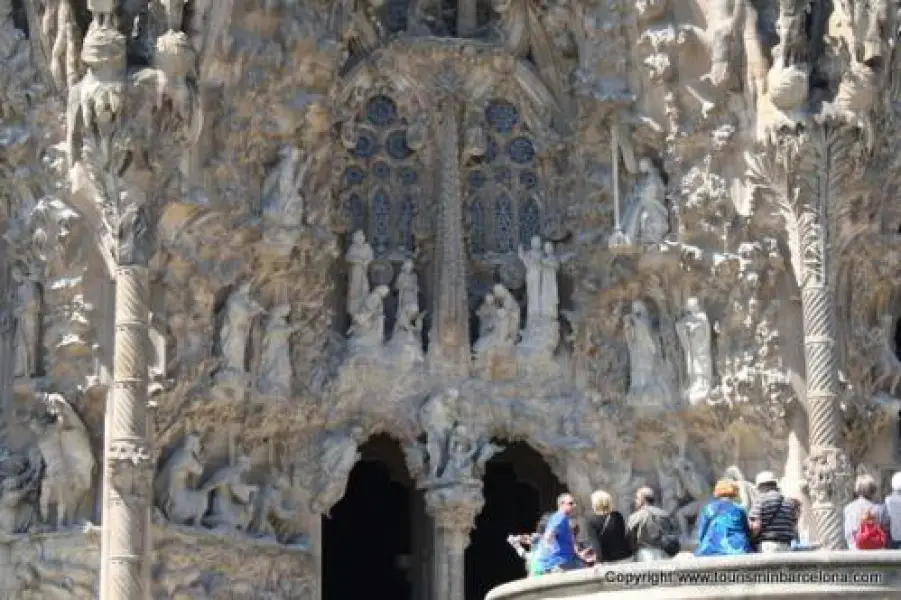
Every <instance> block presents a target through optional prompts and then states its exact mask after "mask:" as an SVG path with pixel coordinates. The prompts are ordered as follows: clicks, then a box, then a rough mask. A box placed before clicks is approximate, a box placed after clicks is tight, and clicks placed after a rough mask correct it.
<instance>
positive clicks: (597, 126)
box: [0, 0, 901, 598]
mask: <svg viewBox="0 0 901 600" xmlns="http://www.w3.org/2000/svg"><path fill="white" fill-rule="evenodd" d="M119 4H122V6H118V5H119ZM483 4H484V6H483ZM145 5H146V6H145ZM849 6H850V5H849ZM483 9H484V10H483ZM831 10H832V12H831V13H829V14H826V13H824V12H823V9H821V8H816V9H815V10H813V11H812V12H808V11H805V10H802V8H800V5H797V6H796V3H792V2H781V3H776V2H769V1H765V2H757V3H752V2H746V1H742V0H707V1H705V2H701V3H698V4H697V5H692V6H691V7H688V6H683V5H681V4H679V3H672V2H666V1H659V2H650V3H640V4H638V5H634V6H633V5H631V4H628V3H624V2H613V3H610V2H608V3H595V2H589V1H584V2H575V3H562V2H550V3H533V2H519V3H507V4H504V3H494V4H492V6H491V7H489V6H488V3H477V2H474V1H470V0H461V1H460V2H459V3H458V5H457V6H456V8H455V9H454V11H453V16H451V15H450V14H444V13H441V12H440V11H438V9H437V8H436V7H435V6H432V5H431V4H429V3H424V2H409V3H404V2H399V1H394V0H391V1H389V2H386V3H383V4H380V5H378V6H376V5H375V4H374V3H373V4H367V3H343V2H342V3H337V4H335V3H321V2H320V3H317V2H315V1H314V0H310V1H307V2H294V1H291V2H288V1H287V0H269V1H267V2H265V3H249V2H239V1H233V0H227V1H226V0H217V1H216V2H210V1H198V2H192V3H188V4H187V8H186V7H185V3H183V2H157V1H155V0H153V1H151V2H147V3H142V2H137V3H115V2H112V0H89V1H88V2H83V1H80V0H40V1H38V0H28V1H24V2H13V1H11V0H5V1H4V0H0V80H2V81H4V82H7V83H8V85H5V86H3V87H4V89H3V90H2V91H0V146H2V148H0V230H2V233H3V235H2V238H0V254H2V256H0V261H2V262H0V265H2V270H0V292H2V294H0V399H2V408H3V413H2V419H3V425H4V427H3V428H2V429H0V442H2V447H3V449H4V454H3V456H2V461H3V462H2V465H0V476H2V477H3V478H4V479H3V481H8V483H7V484H4V485H5V486H8V487H4V490H5V491H4V492H3V496H0V498H3V500H2V502H3V503H4V507H5V508H4V509H3V510H6V511H7V513H6V515H3V518H4V519H7V522H8V526H7V525H4V529H5V530H9V531H10V532H11V533H13V534H15V535H25V536H26V537H24V538H21V540H23V541H22V543H25V541H24V540H30V539H31V538H29V537H27V536H28V535H32V536H39V535H44V534H38V533H34V534H28V533H27V532H30V531H39V530H40V529H41V528H42V527H44V528H49V529H59V530H60V531H61V533H60V534H59V535H62V536H64V537H65V536H74V537H73V538H72V539H80V538H78V536H76V535H75V533H74V530H73V531H72V532H70V528H71V527H73V526H74V527H76V528H77V526H79V524H80V523H82V522H84V521H85V520H91V521H93V522H100V521H101V515H102V513H103V512H105V511H110V510H121V511H122V513H121V514H122V515H124V516H123V518H122V519H117V522H119V521H121V522H122V523H126V525H122V528H123V529H121V530H117V529H115V528H110V529H111V531H112V533H111V534H110V537H106V538H104V539H105V541H104V542H103V543H102V544H101V542H99V541H97V542H96V543H95V545H97V544H100V545H101V546H103V548H104V549H105V550H104V556H103V561H102V562H103V564H104V565H110V564H113V563H115V565H116V567H115V568H114V569H113V571H111V572H110V573H107V572H103V573H101V576H102V577H101V579H103V580H105V581H106V580H110V581H112V580H117V579H116V578H119V579H118V581H120V582H125V581H127V582H139V581H143V580H146V579H152V580H153V581H155V582H157V583H160V582H162V581H164V580H165V577H164V575H162V573H163V571H165V570H166V569H169V570H173V569H174V571H173V572H177V573H184V578H183V579H184V581H182V579H179V578H180V577H182V575H172V577H173V579H172V581H181V583H179V584H178V585H186V586H188V587H190V586H192V585H193V586H195V587H197V590H199V589H200V588H203V590H204V592H203V593H207V594H209V595H210V597H217V598H218V597H223V596H221V595H216V594H219V593H221V592H217V591H216V590H217V589H222V588H221V587H220V588H217V587H216V586H217V585H219V586H221V585H224V584H222V583H221V581H228V582H230V583H228V585H229V586H236V587H234V589H239V588H240V585H244V586H245V588H240V589H245V590H246V594H249V595H245V596H242V597H252V595H253V594H255V593H257V592H259V597H263V593H264V592H263V590H265V593H266V594H273V596H266V597H285V598H304V597H307V596H306V595H310V594H312V595H313V596H315V595H316V594H318V590H317V589H316V585H315V581H316V577H317V573H318V569H319V563H318V561H319V555H320V540H319V537H318V536H319V533H318V531H319V527H320V515H321V514H323V513H325V512H327V511H328V510H329V508H330V507H331V506H332V505H334V504H335V503H336V502H337V501H338V500H339V499H340V498H341V497H342V495H343V494H344V488H345V486H346V483H347V478H348V476H349V473H350V470H351V469H352V467H353V465H354V463H355V462H356V460H357V459H358V453H357V450H358V448H359V446H360V445H361V444H362V443H363V442H364V441H365V440H366V439H367V438H369V437H371V436H373V435H375V434H378V433H383V432H387V433H389V434H390V435H391V436H392V437H393V438H394V439H396V440H397V441H399V442H400V443H401V445H402V446H403V447H404V449H405V453H406V455H407V466H408V470H409V471H410V474H411V476H412V477H413V478H414V479H416V480H417V483H418V484H419V485H420V487H422V488H423V489H429V490H443V489H445V487H446V485H445V484H448V485H449V484H454V485H460V486H462V487H460V490H461V491H460V495H459V496H455V497H453V498H450V497H447V496H446V495H442V494H443V492H442V493H435V494H432V495H431V496H430V498H432V499H433V500H434V501H435V502H436V503H437V504H436V506H435V507H433V509H434V510H436V511H439V513H440V514H441V515H443V516H447V519H448V520H447V521H446V522H445V523H444V525H443V526H446V527H444V528H445V529H448V530H453V531H454V532H455V535H456V534H457V533H460V534H462V535H464V537H465V533H466V532H467V531H468V527H470V526H471V522H470V523H468V524H467V523H465V522H464V521H465V520H466V519H465V518H464V517H466V516H467V515H474V514H477V513H478V511H479V509H480V507H481V505H480V501H481V496H480V493H477V492H475V491H473V490H475V489H476V488H478V486H477V485H476V484H475V483H473V482H475V481H478V480H480V478H481V476H482V474H483V471H484V467H485V464H486V463H487V461H489V460H490V459H491V457H492V456H493V455H494V454H495V453H496V452H497V451H498V450H499V449H500V445H502V444H504V443H505V442H511V441H525V442H526V443H528V444H529V445H530V446H532V447H533V448H535V449H536V450H537V451H538V452H539V453H540V454H541V455H542V456H543V457H544V458H545V460H546V461H547V462H548V464H549V465H550V466H551V468H552V469H553V471H554V473H555V474H556V475H557V476H558V478H559V479H560V480H561V481H562V482H564V483H565V484H566V485H567V486H568V487H569V488H570V489H572V490H573V491H574V492H575V493H576V494H577V495H579V496H581V497H583V498H584V497H587V495H588V494H589V493H590V492H591V490H593V489H595V488H598V487H604V488H607V489H610V490H611V491H612V492H614V493H615V495H616V496H618V498H619V500H620V503H621V504H627V503H628V502H629V499H630V497H631V495H632V494H633V493H634V490H635V488H636V487H638V486H639V485H642V484H650V485H653V486H656V487H658V488H659V489H661V491H662V496H663V497H664V499H665V504H666V506H667V507H669V509H670V510H672V511H673V512H676V513H678V514H679V515H680V516H681V517H682V521H683V524H684V526H685V531H684V533H685V534H686V535H690V533H691V532H690V528H691V524H692V522H693V518H694V513H693V511H694V510H695V509H696V508H697V504H698V501H699V500H700V499H702V498H703V497H706V495H707V494H708V493H709V488H710V486H711V484H712V483H713V481H714V480H715V479H716V478H717V477H719V476H721V475H722V474H723V473H724V472H725V471H726V469H727V468H728V467H730V466H735V467H738V469H737V471H739V472H740V473H744V475H741V477H742V478H745V477H746V478H751V477H752V476H753V473H754V472H755V471H757V470H760V469H763V468H768V469H774V470H776V471H780V472H783V473H784V476H785V480H784V484H785V486H786V488H787V489H791V490H795V488H798V487H800V486H799V483H800V482H801V481H802V480H804V479H805V478H806V479H808V480H809V481H810V482H812V483H811V485H813V484H817V482H820V483H819V484H817V485H820V488H817V489H813V488H811V493H812V494H814V495H819V496H818V498H819V499H820V500H821V503H820V504H821V505H822V506H828V507H830V508H828V510H826V511H825V512H823V514H821V515H819V516H818V517H817V519H818V520H817V523H818V527H819V528H820V529H821V533H822V534H823V536H825V537H824V538H823V539H826V538H828V539H830V540H832V541H831V542H829V543H833V542H835V543H838V542H836V539H837V538H835V535H834V533H835V526H836V523H837V521H836V515H837V512H836V510H835V507H836V506H837V505H839V504H840V503H841V501H842V500H843V499H844V497H846V495H847V492H848V483H849V481H850V477H851V475H852V473H853V472H854V470H855V469H857V468H861V469H866V468H871V469H879V470H882V471H885V470H887V469H890V468H891V467H892V465H894V464H895V463H896V458H897V457H896V456H894V455H891V456H889V455H888V454H887V453H886V450H885V448H886V447H887V445H888V444H890V443H895V441H896V438H897V432H896V431H894V429H895V428H896V425H895V421H893V420H892V419H894V418H896V413H897V408H898V393H899V389H901V362H899V360H898V357H897V348H896V347H895V333H894V331H895V328H896V327H897V325H898V318H899V315H901V296H899V294H898V286H897V285H896V284H895V283H894V282H896V281H898V280H899V277H898V276H899V272H898V270H899V268H901V266H899V265H901V260H899V249H901V235H899V226H901V208H899V206H898V202H897V201H896V199H895V189H896V186H897V182H896V177H897V175H896V174H897V173H899V172H901V169H899V167H901V165H898V164H897V160H898V159H897V156H899V154H898V152H897V143H898V141H897V139H898V131H899V129H898V127H899V122H898V119H897V115H896V114H895V109H894V106H895V104H894V103H895V102H896V101H897V100H898V98H897V95H898V92H899V88H898V84H897V81H895V79H896V76H895V74H896V73H898V72H899V71H898V64H897V62H898V60H899V57H898V55H897V53H896V52H894V44H895V43H896V41H897V40H896V37H897V36H896V24H895V15H894V14H893V11H891V10H890V9H889V7H888V4H887V3H881V2H870V3H869V4H866V5H861V6H855V7H835V8H834V9H831ZM777 24H778V27H777ZM777 32H779V33H777ZM533 240H536V242H535V244H536V245H535V246H533ZM117 290H118V297H117ZM827 458H828V460H827ZM833 459H834V460H833ZM824 465H825V466H824ZM103 473H106V474H107V475H108V476H107V477H106V484H105V487H104V484H103V482H102V480H103V476H102V474H103ZM824 481H828V482H829V485H828V486H824V485H822V482H824ZM44 486H49V487H53V486H57V487H56V488H55V489H54V491H55V493H56V497H54V500H53V502H51V503H50V504H51V505H52V506H49V507H48V509H47V510H46V511H44V512H43V513H42V511H41V507H40V502H39V496H40V491H41V488H42V487H44ZM6 490H8V491H6ZM122 499H125V500H127V501H124V500H123V501H122V502H120V500H122ZM451 500H453V502H451ZM448 503H449V504H450V505H452V508H453V509H454V510H450V511H444V509H446V508H447V505H448ZM57 504H61V505H62V507H63V508H65V509H66V512H65V514H64V515H63V518H62V519H60V518H58V517H57V512H58V510H57V506H56V505H57ZM458 509H459V510H458ZM441 511H444V512H441ZM107 514H109V513H107ZM116 514H119V513H116ZM448 515H449V516H448ZM461 515H462V516H461ZM470 521H471V519H470ZM153 523H155V525H153ZM165 523H169V524H170V525H165ZM823 532H825V533H823ZM91 535H92V536H95V537H96V534H91ZM829 536H832V537H829ZM821 537H822V536H821ZM220 538H221V539H222V540H226V541H221V540H220ZM16 539H20V538H16ZM66 539H68V538H66ZM89 539H94V538H90V537H89ZM133 539H141V540H146V539H152V540H153V542H152V545H151V546H152V548H153V552H156V554H154V553H153V552H151V546H148V545H147V544H143V545H142V544H131V543H130V542H129V543H126V542H125V541H123V540H133ZM447 540H448V544H450V543H451V542H454V543H457V542H459V541H460V539H459V536H457V537H454V536H448V537H447ZM120 542H121V543H122V544H123V545H122V546H121V547H117V546H116V544H117V543H120ZM29 543H30V542H29ZM91 543H94V542H91ZM91 543H87V544H86V546H85V547H93V546H91ZM165 544H171V548H176V549H179V550H172V551H171V552H170V550H165V553H164V552H163V550H162V548H164V547H165V548H169V547H170V546H166V545H165ZM448 548H451V546H448ZM97 551H98V552H99V550H97ZM110 552H112V554H109V553H110ZM228 552H231V553H232V554H233V555H234V556H237V557H244V556H258V555H266V556H271V557H272V561H273V563H274V564H275V565H276V566H277V568H275V567H274V568H273V570H271V571H267V572H263V571H260V572H253V573H251V574H246V573H244V574H241V576H240V577H238V574H237V572H236V571H237V567H235V568H234V570H235V572H233V571H232V567H228V568H213V566H212V565H214V564H219V563H221V564H235V565H237V564H240V563H239V562H235V563H230V562H226V561H229V560H232V559H231V558H226V555H227V554H228ZM117 553H118V554H117ZM180 553H183V554H184V557H185V559H184V561H182V560H181V558H179V559H178V560H177V561H175V563H177V564H174V563H173V564H172V565H170V564H168V563H169V562H172V560H174V559H173V557H174V556H178V557H181V556H182V554H180ZM164 554H165V558H166V560H161V559H160V557H161V556H163V555H164ZM114 555H115V556H114ZM120 555H121V556H120ZM116 556H119V557H120V558H122V557H124V558H123V560H122V561H119V562H116V561H117V560H118V559H116V560H113V559H114V558H115V557H116ZM229 556H231V555H229ZM204 561H205V562H204ZM195 563H197V564H195ZM201 563H202V564H201ZM192 565H193V566H192ZM34 568H37V567H34ZM116 569H121V572H120V571H118V570H116ZM191 569H197V570H198V573H197V577H195V578H194V579H191V578H190V577H188V574H190V573H193V571H191ZM217 569H218V570H217ZM280 569H281V570H280ZM288 573H290V576H289V575H288ZM48 577H49V576H48ZM217 577H219V578H220V579H217ZM223 577H224V578H225V579H221V578H223ZM236 577H237V579H234V578H236ZM233 579H234V580H233ZM239 580H240V581H239ZM217 581H219V583H217ZM311 581H312V582H314V583H310V582H311ZM98 585H99V584H98ZM136 585H137V584H136ZM160 585H162V584H160ZM167 585H168V584H167ZM173 585H174V584H173ZM267 586H269V587H267ZM280 586H281V587H280ZM270 588H271V589H270ZM276 588H277V589H276ZM123 589H124V588H123ZM129 589H130V588H129ZM167 589H168V588H167ZM197 590H195V591H197ZM251 590H255V591H251ZM451 592H452V590H451V591H448V593H451ZM174 593H175V592H173V591H172V590H169V591H167V592H165V593H163V592H159V593H158V594H157V593H156V592H155V594H156V595H157V596H159V597H169V596H171V595H172V594H174ZM197 593H198V594H199V593H200V592H199V591H197ZM235 593H237V592H235ZM166 594H168V595H169V596H167V595H166ZM279 594H280V595H281V596H279Z"/></svg>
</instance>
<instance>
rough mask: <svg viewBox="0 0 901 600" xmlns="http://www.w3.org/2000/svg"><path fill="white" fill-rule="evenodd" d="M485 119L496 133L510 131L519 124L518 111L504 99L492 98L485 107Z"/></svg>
mask: <svg viewBox="0 0 901 600" xmlns="http://www.w3.org/2000/svg"><path fill="white" fill-rule="evenodd" d="M485 120H487V121H488V124H489V125H490V126H491V127H492V128H493V129H494V130H495V131H497V132H498V133H505V134H506V133H510V132H512V131H513V128H515V127H516V126H517V125H518V124H519V111H518V110H517V109H516V107H515V106H513V104H511V103H510V102H507V101H506V100H494V101H493V102H492V103H491V104H489V105H488V108H486V109H485Z"/></svg>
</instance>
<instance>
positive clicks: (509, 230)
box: [494, 194, 516, 252]
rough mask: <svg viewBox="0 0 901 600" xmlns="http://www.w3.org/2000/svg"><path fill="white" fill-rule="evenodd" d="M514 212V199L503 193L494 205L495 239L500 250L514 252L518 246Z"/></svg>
mask: <svg viewBox="0 0 901 600" xmlns="http://www.w3.org/2000/svg"><path fill="white" fill-rule="evenodd" d="M513 213H514V210H513V200H512V199H511V198H510V196H508V195H507V194H501V195H500V197H498V199H497V202H496V203H495V205H494V239H495V240H496V242H497V247H496V249H497V251H498V252H512V251H513V250H514V249H515V248H516V231H515V230H514V227H515V225H514V222H513Z"/></svg>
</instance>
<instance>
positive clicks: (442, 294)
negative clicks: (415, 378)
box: [429, 76, 470, 377]
mask: <svg viewBox="0 0 901 600" xmlns="http://www.w3.org/2000/svg"><path fill="white" fill-rule="evenodd" d="M451 77H452V76H451ZM439 106H440V107H441V113H440V115H439V117H438V130H437V132H436V134H437V136H438V139H437V141H438V190H437V191H438V198H439V202H440V206H439V208H438V222H437V235H436V239H437V243H436V248H435V262H434V265H433V268H434V270H435V271H434V278H435V279H434V281H435V285H434V287H433V288H432V289H433V290H434V309H433V311H432V327H431V331H430V332H429V369H430V370H431V371H432V372H437V373H443V374H445V375H448V376H455V377H465V376H466V375H468V374H469V361H470V350H469V309H468V305H467V299H466V272H465V268H466V265H465V261H466V254H465V249H464V247H463V197H462V196H463V194H462V190H461V187H460V135H461V133H460V122H461V119H460V114H461V112H462V104H461V103H460V101H459V100H458V99H457V98H456V97H455V96H453V95H450V96H449V97H446V98H444V99H443V100H442V101H441V102H440V103H439Z"/></svg>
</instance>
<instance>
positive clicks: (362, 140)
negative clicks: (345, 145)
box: [354, 131, 379, 158]
mask: <svg viewBox="0 0 901 600" xmlns="http://www.w3.org/2000/svg"><path fill="white" fill-rule="evenodd" d="M378 151H379V145H378V142H377V141H376V139H375V136H374V135H372V134H371V133H370V132H368V131H361V132H360V134H359V135H358V136H357V145H356V146H354V156H356V157H357V158H371V157H373V156H375V154H376V152H378Z"/></svg>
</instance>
